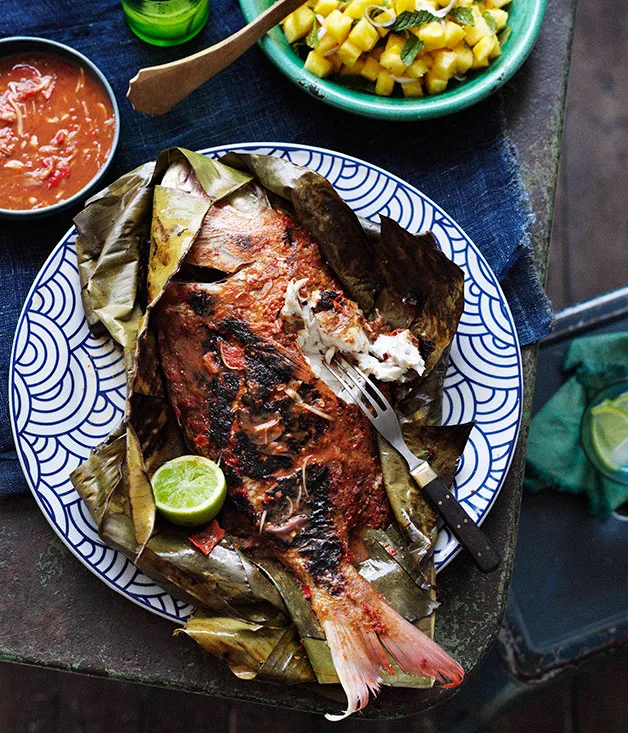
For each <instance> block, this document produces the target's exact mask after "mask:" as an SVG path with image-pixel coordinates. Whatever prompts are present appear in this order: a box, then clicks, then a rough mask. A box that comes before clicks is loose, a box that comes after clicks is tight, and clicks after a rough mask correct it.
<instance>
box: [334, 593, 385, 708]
mask: <svg viewBox="0 0 628 733" xmlns="http://www.w3.org/2000/svg"><path fill="white" fill-rule="evenodd" d="M334 600H336V599H334ZM347 601H348V599H346V598H344V599H338V602H337V603H333V602H332V603H328V604H327V612H328V615H327V618H325V619H324V620H323V621H322V622H321V625H322V627H323V631H324V632H325V637H326V638H327V645H328V646H329V649H330V651H331V657H332V660H333V662H334V667H335V668H336V673H337V675H338V679H339V680H340V684H341V685H342V687H343V689H344V691H345V694H346V695H347V709H346V710H345V712H344V713H342V714H341V715H331V714H328V715H326V716H325V717H326V718H327V719H328V720H332V721H338V720H342V719H343V718H346V717H347V716H349V715H351V714H352V713H355V712H357V711H358V710H362V708H364V707H365V706H366V705H367V703H368V701H369V698H370V696H371V694H372V695H373V696H375V695H377V693H378V692H379V689H380V687H381V684H382V669H387V668H389V667H390V660H389V659H388V655H387V654H386V651H385V650H384V647H383V646H382V645H381V643H380V641H379V639H378V638H377V634H376V633H375V631H374V630H373V629H372V628H371V625H370V624H365V623H360V619H359V618H356V617H357V616H359V614H357V613H356V610H357V608H356V607H355V606H352V604H351V603H350V602H347Z"/></svg>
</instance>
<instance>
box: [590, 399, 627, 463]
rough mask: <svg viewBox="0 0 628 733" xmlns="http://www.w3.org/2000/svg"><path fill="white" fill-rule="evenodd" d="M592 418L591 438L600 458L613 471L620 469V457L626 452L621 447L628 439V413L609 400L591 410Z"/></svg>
mask: <svg viewBox="0 0 628 733" xmlns="http://www.w3.org/2000/svg"><path fill="white" fill-rule="evenodd" d="M591 420H592V424H591V438H592V441H593V448H594V450H595V452H596V453H597V455H598V458H599V459H600V460H601V461H602V462H603V463H604V464H605V465H606V466H608V467H609V468H611V469H612V470H613V471H617V470H619V469H620V468H621V464H620V463H618V459H621V458H622V457H623V453H624V452H625V450H621V447H622V446H623V444H624V443H626V441H627V440H628V413H626V412H624V411H623V410H620V409H618V408H617V407H615V405H614V404H610V403H608V402H607V403H602V404H601V405H598V406H597V407H594V408H593V409H592V410H591Z"/></svg>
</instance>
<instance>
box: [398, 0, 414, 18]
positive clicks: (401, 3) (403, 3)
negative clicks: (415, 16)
mask: <svg viewBox="0 0 628 733" xmlns="http://www.w3.org/2000/svg"><path fill="white" fill-rule="evenodd" d="M406 10H408V11H413V10H416V0H395V12H396V13H397V15H401V13H403V12H404V11H406Z"/></svg>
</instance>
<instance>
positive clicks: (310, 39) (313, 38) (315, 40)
mask: <svg viewBox="0 0 628 733" xmlns="http://www.w3.org/2000/svg"><path fill="white" fill-rule="evenodd" d="M305 42H306V43H307V45H308V46H309V47H310V48H318V47H319V45H320V42H321V41H320V38H319V37H318V24H317V23H316V19H315V20H314V25H313V26H312V30H311V31H310V32H309V33H308V34H307V38H306V39H305Z"/></svg>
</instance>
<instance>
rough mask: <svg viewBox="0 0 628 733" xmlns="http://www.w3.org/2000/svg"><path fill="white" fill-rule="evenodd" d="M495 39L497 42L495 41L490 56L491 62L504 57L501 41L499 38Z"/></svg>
mask: <svg viewBox="0 0 628 733" xmlns="http://www.w3.org/2000/svg"><path fill="white" fill-rule="evenodd" d="M494 38H495V40H494V41H493V48H492V50H491V52H490V53H489V55H488V57H489V59H491V61H492V60H493V59H496V58H497V57H498V56H501V55H502V47H501V46H500V45H499V39H498V38H497V36H494Z"/></svg>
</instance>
